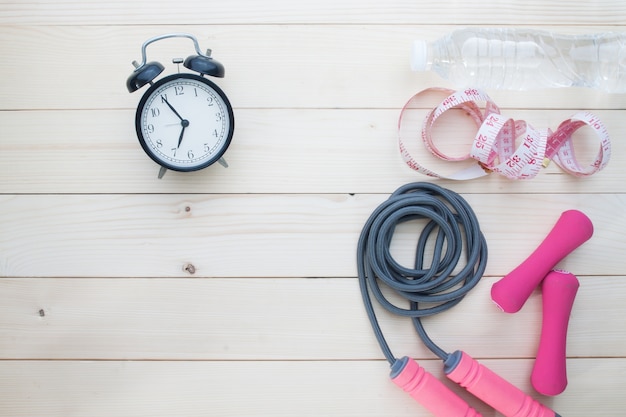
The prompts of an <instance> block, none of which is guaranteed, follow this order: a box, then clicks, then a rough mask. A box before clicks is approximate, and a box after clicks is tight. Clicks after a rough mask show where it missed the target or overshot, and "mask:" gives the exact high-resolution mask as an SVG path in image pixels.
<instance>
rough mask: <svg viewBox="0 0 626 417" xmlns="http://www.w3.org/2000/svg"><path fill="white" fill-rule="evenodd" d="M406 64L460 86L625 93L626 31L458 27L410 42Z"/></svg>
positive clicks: (415, 69)
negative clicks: (578, 32) (569, 32)
mask: <svg viewBox="0 0 626 417" xmlns="http://www.w3.org/2000/svg"><path fill="white" fill-rule="evenodd" d="M411 67H412V69H413V70H414V71H429V70H432V71H435V72H436V73H438V74H439V75H440V76H442V77H444V78H446V79H449V80H450V81H452V82H453V83H454V84H455V85H456V86H457V87H459V88H462V87H477V88H485V89H489V88H491V89H502V90H530V89H536V88H555V87H588V88H594V89H598V90H603V91H606V92H610V93H626V34H625V33H600V34H586V35H560V34H555V33H551V32H545V31H537V30H532V29H512V28H475V29H470V28H468V29H460V30H457V31H454V32H452V33H450V34H449V35H447V36H445V37H443V38H440V39H438V40H436V41H434V42H430V43H429V42H427V41H424V40H417V41H415V42H414V44H413V50H412V54H411Z"/></svg>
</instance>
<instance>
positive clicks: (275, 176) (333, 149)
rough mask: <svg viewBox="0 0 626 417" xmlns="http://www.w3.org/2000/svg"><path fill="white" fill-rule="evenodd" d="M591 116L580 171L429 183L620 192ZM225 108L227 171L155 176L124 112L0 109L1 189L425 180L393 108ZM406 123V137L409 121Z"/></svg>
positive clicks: (351, 189)
mask: <svg viewBox="0 0 626 417" xmlns="http://www.w3.org/2000/svg"><path fill="white" fill-rule="evenodd" d="M424 113H426V111H424ZM594 113H595V114H597V116H598V117H599V118H600V119H601V120H602V121H603V122H604V124H605V125H606V126H607V129H608V131H609V133H610V135H611V138H612V159H611V161H610V162H609V165H608V166H607V168H606V169H605V170H603V171H601V172H600V173H597V174H595V175H593V176H591V177H589V178H584V179H581V178H576V177H573V176H570V175H567V174H565V173H564V172H563V171H561V170H560V168H558V167H557V166H556V165H555V164H552V165H551V166H549V167H548V169H545V170H542V171H541V172H540V173H539V174H538V175H537V177H536V178H534V179H532V180H529V181H512V180H508V179H506V178H504V177H502V176H498V175H495V174H492V175H490V176H488V177H484V178H481V179H479V180H474V181H467V182H454V181H441V182H439V183H440V184H443V186H445V187H448V188H452V189H454V190H455V191H458V192H471V193H474V192H479V193H500V192H502V191H506V192H507V193H533V194H535V193H612V192H616V193H622V192H623V191H624V186H623V169H622V167H623V166H624V165H626V143H625V142H624V141H623V140H621V138H622V137H624V136H626V127H625V126H624V124H623V123H622V119H623V112H622V111H619V110H601V111H595V112H594ZM505 114H507V115H509V116H510V117H514V118H517V119H524V120H527V121H528V122H529V123H531V124H532V125H533V126H537V127H552V128H556V127H557V126H558V125H559V124H560V123H561V121H563V120H565V119H567V118H569V117H571V116H572V114H573V112H571V111H568V110H550V111H541V110H520V109H510V110H508V111H507V112H506V113H505ZM235 117H236V120H237V121H236V129H235V137H234V139H233V143H232V145H231V147H230V148H229V150H228V152H227V153H226V155H225V157H226V159H227V161H228V163H229V168H228V169H224V168H223V167H222V166H221V165H219V164H215V166H212V167H209V168H208V169H205V170H203V171H199V172H194V173H176V172H168V173H167V174H166V175H165V177H164V178H163V179H162V180H159V179H158V178H157V172H158V166H157V165H156V164H155V163H154V162H152V160H151V159H149V158H148V157H147V156H146V155H145V153H144V152H143V150H142V149H141V147H140V146H139V143H138V141H137V137H136V133H135V128H134V112H133V111H132V110H107V111H26V112H0V125H1V126H2V134H1V137H2V139H1V140H0V192H2V193H146V192H148V193H372V192H377V193H387V194H388V193H391V192H392V191H393V190H394V189H396V188H397V187H398V186H399V185H401V184H404V183H409V182H414V181H426V180H430V178H429V177H427V176H425V175H422V174H419V173H417V172H415V171H412V170H411V169H409V168H408V166H406V164H405V163H404V162H403V161H402V160H401V157H400V152H399V150H398V141H397V119H398V117H399V110H372V109H370V110H346V109H344V110H310V109H309V110H304V109H301V110H298V109H274V110H270V109H263V110H261V109H241V110H237V111H236V113H235ZM416 120H417V119H416ZM420 120H421V119H420ZM413 126H414V127H415V131H416V132H415V133H416V134H417V133H418V132H417V131H418V130H419V128H420V123H419V121H416V122H415V123H414V124H413ZM441 127H442V129H440V130H437V132H436V135H435V138H436V141H437V142H436V143H437V144H438V146H440V147H441V148H442V149H443V150H444V151H446V152H448V153H449V154H451V155H460V154H462V153H463V152H469V148H470V143H471V140H472V137H473V135H474V134H475V133H476V130H477V129H476V126H475V125H474V124H473V123H471V122H470V121H469V120H468V119H467V118H466V117H464V116H458V117H455V116H452V118H450V119H448V124H443V125H441ZM576 138H577V139H576V143H577V148H578V149H579V150H580V152H578V154H579V156H580V160H581V162H582V163H585V164H590V163H591V161H593V158H594V157H595V155H596V154H597V152H598V149H599V140H598V138H597V136H596V135H595V134H594V133H593V132H592V131H591V129H590V128H583V129H581V130H579V131H578V132H577V133H576ZM408 145H410V146H411V147H412V150H413V152H414V156H415V157H416V158H418V159H419V161H420V162H422V163H423V164H424V165H426V166H427V167H429V168H431V169H434V170H436V171H439V172H441V173H444V174H446V173H452V172H455V171H457V170H459V169H460V167H459V165H457V164H454V163H447V162H443V161H441V160H438V159H436V158H434V157H432V156H431V155H430V154H429V153H428V152H427V150H426V148H425V147H424V146H423V144H422V143H421V142H418V141H417V140H415V141H411V142H408ZM578 145H580V146H578Z"/></svg>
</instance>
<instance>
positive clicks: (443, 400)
mask: <svg viewBox="0 0 626 417" xmlns="http://www.w3.org/2000/svg"><path fill="white" fill-rule="evenodd" d="M391 380H392V381H393V382H394V383H395V384H396V385H397V386H399V387H400V388H402V389H403V390H404V391H406V392H407V393H409V395H410V396H411V397H413V399H414V400H416V401H417V402H418V403H420V404H421V405H422V406H424V408H426V409H427V410H428V411H430V412H431V413H432V414H433V415H434V416H436V417H452V416H454V417H481V415H480V414H478V412H477V411H476V410H474V409H473V408H471V407H470V406H469V405H468V404H467V403H466V402H465V401H464V400H463V399H461V397H459V396H458V395H456V394H455V393H454V392H452V390H450V388H448V387H447V386H445V385H444V384H443V383H442V382H441V381H440V380H438V379H437V378H435V377H434V375H433V374H431V373H429V372H427V371H426V370H425V369H424V368H422V367H421V366H419V365H418V363H417V362H415V361H414V360H413V359H410V358H408V357H406V356H405V357H403V358H402V359H398V360H396V362H395V363H394V364H393V366H392V367H391Z"/></svg>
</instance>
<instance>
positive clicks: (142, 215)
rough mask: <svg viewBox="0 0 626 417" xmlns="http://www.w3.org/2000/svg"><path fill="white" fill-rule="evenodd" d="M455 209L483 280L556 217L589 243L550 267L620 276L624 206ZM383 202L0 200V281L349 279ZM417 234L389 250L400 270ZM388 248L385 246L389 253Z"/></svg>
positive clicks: (411, 230) (542, 198)
mask: <svg viewBox="0 0 626 417" xmlns="http://www.w3.org/2000/svg"><path fill="white" fill-rule="evenodd" d="M465 197H466V200H467V201H468V203H469V204H470V205H471V206H472V207H473V208H474V210H475V211H476V213H478V218H479V220H480V222H481V228H482V230H483V233H484V234H485V237H486V239H487V242H488V246H489V249H490V253H489V263H488V267H487V268H488V269H487V274H488V275H496V276H497V275H504V274H506V273H508V272H509V271H511V270H512V269H513V268H514V267H515V266H517V265H518V264H519V263H520V262H522V261H523V260H524V259H525V258H526V257H527V256H528V255H529V254H530V253H531V252H532V251H534V249H535V248H536V247H537V246H538V245H539V243H540V242H541V241H542V240H543V238H544V237H545V236H546V235H547V233H548V232H549V231H550V229H551V228H552V226H553V225H554V223H555V222H556V221H557V219H558V218H559V216H560V214H561V213H562V212H563V211H565V210H568V209H573V208H576V209H579V210H582V211H583V212H585V213H586V214H587V215H588V216H589V217H590V218H591V219H592V222H593V223H594V225H595V232H594V237H593V238H592V239H591V240H590V241H589V242H587V243H585V244H584V247H583V248H580V249H579V250H577V251H576V252H575V253H573V254H571V255H570V256H568V257H567V258H565V259H564V260H563V261H562V262H561V263H559V265H560V267H562V268H563V269H567V270H571V271H572V272H573V273H575V274H580V275H620V274H622V273H623V270H622V267H623V265H622V264H621V263H620V262H616V260H617V259H620V257H621V256H622V255H623V253H624V251H625V250H626V242H625V241H624V239H623V235H622V233H623V231H624V230H626V223H625V222H626V218H625V217H624V216H623V207H624V204H625V203H626V202H625V200H624V199H625V196H624V195H605V194H599V195H594V196H593V198H589V197H585V196H581V195H576V194H574V195H570V194H563V195H515V194H499V195H483V194H469V195H466V196H465ZM385 198H386V196H383V195H354V196H351V195H339V194H337V195H49V196H32V195H21V196H0V204H1V205H2V208H3V211H4V213H5V214H4V215H3V217H2V218H0V230H1V231H2V232H1V233H0V256H1V258H0V276H6V277H11V276H13V277H23V276H25V277H28V276H41V277H45V276H59V277H86V276H95V277H98V276H100V277H102V276H104V277H133V276H134V277H184V276H189V273H188V272H186V271H185V270H184V268H185V265H187V264H193V265H194V266H195V276H198V277H283V276H288V277H303V276H304V277H336V276H337V277H341V276H343V277H345V276H347V277H354V276H356V261H355V257H356V254H355V251H356V244H357V240H358V237H359V234H360V232H361V229H362V227H363V225H364V224H365V221H366V219H367V218H368V217H369V216H370V214H371V213H372V212H373V211H374V209H375V208H376V207H377V206H378V205H379V204H380V203H381V202H382V201H383V200H384V199H385ZM418 231H419V229H418V228H417V226H414V225H411V224H406V225H404V227H399V228H398V231H397V233H396V236H395V237H394V242H397V243H394V248H395V249H394V250H397V255H396V256H397V258H398V260H400V261H401V262H405V263H409V262H410V257H411V256H412V255H411V252H412V250H413V249H412V248H413V247H414V246H413V243H412V241H413V239H414V238H415V239H416V237H415V236H416V235H417V233H418ZM392 243H393V242H392Z"/></svg>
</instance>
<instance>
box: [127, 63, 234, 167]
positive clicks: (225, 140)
mask: <svg viewBox="0 0 626 417" xmlns="http://www.w3.org/2000/svg"><path fill="white" fill-rule="evenodd" d="M234 125H235V120H234V117H233V110H232V107H231V105H230V103H229V101H228V99H227V98H226V95H225V94H224V93H223V92H222V90H220V88H219V87H218V86H217V85H215V84H214V83H212V82H211V81H209V80H207V79H205V78H203V77H200V76H198V75H195V74H175V75H170V76H168V77H165V78H163V79H161V80H159V81H157V82H156V83H154V84H153V85H152V86H151V87H150V89H149V90H148V91H147V92H146V93H145V94H144V96H143V97H142V99H141V102H140V103H139V107H138V108H137V115H136V118H135V126H136V129H137V137H138V138H139V142H140V143H141V146H142V147H143V149H144V151H145V152H146V153H147V154H148V155H149V156H150V157H151V158H152V159H153V160H154V161H155V162H156V163H158V164H159V165H161V166H163V167H165V168H168V169H172V170H175V171H195V170H198V169H202V168H205V167H207V166H209V165H211V164H213V163H214V162H216V161H218V160H219V159H220V158H221V157H222V155H223V154H224V152H226V149H227V148H228V145H230V141H231V139H232V136H233V130H234Z"/></svg>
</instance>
